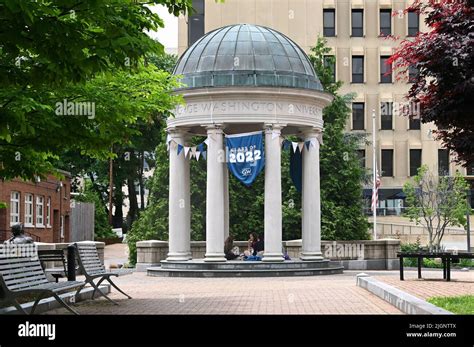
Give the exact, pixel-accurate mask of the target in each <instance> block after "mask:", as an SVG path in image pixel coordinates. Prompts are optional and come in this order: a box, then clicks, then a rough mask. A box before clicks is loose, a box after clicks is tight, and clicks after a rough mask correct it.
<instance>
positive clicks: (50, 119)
mask: <svg viewBox="0 0 474 347" xmlns="http://www.w3.org/2000/svg"><path fill="white" fill-rule="evenodd" d="M191 3H192V1H191V0H154V1H149V2H140V1H130V0H108V1H76V0H64V1H52V2H51V1H50V2H47V1H11V0H8V1H7V0H5V1H1V2H0V114H1V117H0V177H2V178H4V179H11V178H13V177H22V178H25V179H31V178H33V177H34V176H35V175H43V174H46V173H50V172H54V164H53V163H54V162H55V160H56V159H57V158H58V157H59V156H60V155H61V154H62V152H63V151H64V150H65V149H70V150H73V151H77V152H78V153H81V154H82V155H88V156H91V157H95V158H102V159H103V158H106V157H108V156H110V152H109V151H110V148H111V145H112V144H113V143H121V142H122V139H125V140H127V136H124V127H126V125H127V124H128V125H129V124H132V123H133V122H135V121H136V120H137V119H138V118H141V113H136V114H131V113H125V114H115V115H114V116H111V115H107V114H104V113H102V112H101V111H102V110H103V107H102V102H104V101H106V100H104V99H102V98H101V95H96V94H94V93H91V94H89V93H87V91H88V89H87V88H88V87H87V86H84V85H83V84H84V82H88V81H92V82H91V84H89V87H91V86H92V85H93V84H94V81H95V82H99V81H100V80H102V81H103V82H105V84H106V86H107V88H106V89H108V88H113V86H112V85H110V83H108V82H110V80H107V79H108V78H110V75H108V74H107V73H108V72H111V71H113V72H114V74H115V73H117V70H122V78H124V79H125V78H128V77H131V76H133V75H134V74H135V73H136V72H137V71H138V72H139V71H142V72H143V70H142V69H141V67H142V61H143V59H144V57H145V56H146V55H147V54H151V53H154V54H161V53H163V46H162V45H161V44H160V43H159V42H156V41H154V40H153V39H151V38H150V37H149V36H148V35H147V34H146V31H148V30H157V29H158V28H160V27H163V21H162V20H161V19H160V18H159V16H158V15H157V14H155V13H153V12H152V11H151V10H150V9H149V8H148V6H149V5H150V4H162V5H165V6H166V7H168V9H169V11H170V12H171V13H173V14H175V15H178V14H179V13H182V12H186V11H188V10H189V9H190V8H191ZM97 76H98V79H94V77H97ZM131 78H132V77H131ZM160 83H163V81H160ZM161 85H162V86H168V85H169V84H168V83H166V84H164V85H163V84H161ZM77 89H81V92H85V93H84V94H82V93H79V94H77V93H73V94H67V93H65V91H67V90H69V91H76V92H77V91H78V90H77ZM165 89H166V88H165ZM104 94H105V93H104ZM104 94H102V96H103V95H104ZM65 98H66V99H67V100H68V101H75V102H77V101H86V102H90V103H94V104H95V106H96V108H97V110H96V117H95V118H94V119H89V118H88V117H71V116H64V115H58V114H57V112H55V111H57V106H56V103H58V102H62V101H63V100H64V99H65Z"/></svg>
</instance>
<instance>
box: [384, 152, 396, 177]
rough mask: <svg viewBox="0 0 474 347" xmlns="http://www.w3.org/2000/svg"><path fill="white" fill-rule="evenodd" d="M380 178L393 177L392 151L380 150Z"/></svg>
mask: <svg viewBox="0 0 474 347" xmlns="http://www.w3.org/2000/svg"><path fill="white" fill-rule="evenodd" d="M382 176H384V177H392V176H393V149H382Z"/></svg>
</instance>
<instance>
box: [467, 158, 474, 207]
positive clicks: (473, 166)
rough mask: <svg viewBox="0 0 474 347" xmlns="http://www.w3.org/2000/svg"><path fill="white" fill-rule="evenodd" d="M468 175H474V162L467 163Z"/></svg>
mask: <svg viewBox="0 0 474 347" xmlns="http://www.w3.org/2000/svg"><path fill="white" fill-rule="evenodd" d="M466 175H467V176H474V162H470V163H467V164H466ZM473 200H474V199H473Z"/></svg>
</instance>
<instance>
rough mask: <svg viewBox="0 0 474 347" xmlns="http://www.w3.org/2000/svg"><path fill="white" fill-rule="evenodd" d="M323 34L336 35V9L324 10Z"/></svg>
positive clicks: (327, 35)
mask: <svg viewBox="0 0 474 347" xmlns="http://www.w3.org/2000/svg"><path fill="white" fill-rule="evenodd" d="M323 35H324V36H326V37H334V36H336V10H335V9H325V10H323Z"/></svg>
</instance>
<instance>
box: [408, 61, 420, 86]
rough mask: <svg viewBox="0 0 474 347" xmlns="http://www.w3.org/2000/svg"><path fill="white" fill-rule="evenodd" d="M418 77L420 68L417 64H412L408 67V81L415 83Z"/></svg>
mask: <svg viewBox="0 0 474 347" xmlns="http://www.w3.org/2000/svg"><path fill="white" fill-rule="evenodd" d="M417 78H418V69H417V68H416V66H413V65H410V66H409V67H408V82H409V83H413V82H415V81H416V80H417Z"/></svg>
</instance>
